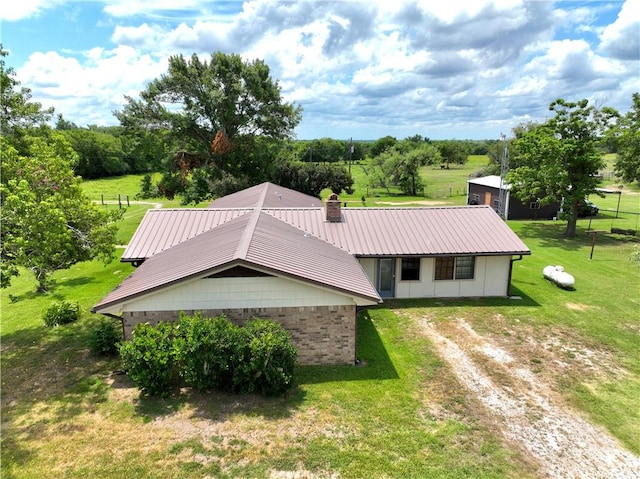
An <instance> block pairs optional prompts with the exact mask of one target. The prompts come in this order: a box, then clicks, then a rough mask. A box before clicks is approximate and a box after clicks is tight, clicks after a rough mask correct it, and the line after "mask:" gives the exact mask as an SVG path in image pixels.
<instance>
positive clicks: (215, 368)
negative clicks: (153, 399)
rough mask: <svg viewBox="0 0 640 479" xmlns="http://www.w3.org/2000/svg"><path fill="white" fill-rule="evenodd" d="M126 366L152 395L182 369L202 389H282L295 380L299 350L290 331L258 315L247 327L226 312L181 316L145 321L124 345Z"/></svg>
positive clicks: (188, 380) (164, 392)
mask: <svg viewBox="0 0 640 479" xmlns="http://www.w3.org/2000/svg"><path fill="white" fill-rule="evenodd" d="M120 354H121V355H122V361H123V365H124V368H125V370H126V371H127V373H128V374H129V377H130V378H131V379H133V380H134V381H135V382H136V384H137V385H138V387H139V388H140V389H141V390H142V391H143V392H145V393H148V394H160V395H163V396H166V395H168V394H169V388H170V386H171V383H172V382H173V379H174V377H175V375H176V372H177V373H178V374H179V375H180V376H181V377H182V378H183V380H184V382H185V383H186V384H187V385H188V386H191V387H194V388H196V389H198V390H200V391H206V390H209V389H213V388H219V389H225V390H231V391H234V392H241V393H251V392H258V393H262V394H265V395H275V394H281V393H283V392H285V391H286V390H288V389H289V388H291V386H292V384H293V370H294V367H295V364H296V358H297V351H296V349H295V347H294V346H293V344H292V342H291V337H290V336H289V333H288V332H287V331H285V330H284V329H283V328H282V326H280V325H279V324H277V323H274V322H272V321H268V320H263V319H254V320H252V321H249V322H248V323H247V325H246V326H245V327H244V328H241V327H238V326H234V325H233V324H231V323H230V322H229V321H228V320H227V319H226V318H225V317H224V316H223V315H222V316H218V317H215V318H203V317H202V313H196V314H195V315H194V316H186V315H184V314H181V315H180V321H179V322H178V323H159V324H158V326H156V327H155V328H154V327H151V326H149V325H148V324H139V325H137V326H136V327H135V329H134V330H133V335H132V339H131V340H130V341H127V342H126V343H123V344H121V345H120Z"/></svg>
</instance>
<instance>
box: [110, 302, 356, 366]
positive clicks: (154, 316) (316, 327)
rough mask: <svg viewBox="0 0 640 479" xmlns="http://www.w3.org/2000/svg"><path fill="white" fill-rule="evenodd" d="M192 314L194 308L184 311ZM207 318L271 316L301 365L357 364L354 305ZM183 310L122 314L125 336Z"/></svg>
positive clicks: (239, 319)
mask: <svg viewBox="0 0 640 479" xmlns="http://www.w3.org/2000/svg"><path fill="white" fill-rule="evenodd" d="M184 313H185V314H188V315H193V314H194V311H184ZM202 314H203V315H204V316H205V317H214V316H219V315H221V314H224V315H225V316H226V317H227V318H228V319H229V320H230V321H231V322H232V323H234V324H237V325H240V326H241V325H242V324H243V323H244V321H245V320H246V319H250V318H263V319H270V320H272V321H275V322H277V323H279V324H281V325H282V327H283V328H284V329H286V330H287V331H289V333H290V334H291V338H292V340H293V344H294V345H295V346H296V348H297V349H298V362H299V363H300V364H301V365H320V364H354V362H355V357H356V308H355V306H305V307H294V308H246V309H222V310H211V309H209V310H204V311H202ZM179 317H180V311H132V312H125V313H123V318H124V334H125V338H129V337H131V332H132V331H133V328H134V327H135V325H136V324H138V323H149V324H152V325H154V324H157V323H158V322H159V321H176V320H177V319H178V318H179Z"/></svg>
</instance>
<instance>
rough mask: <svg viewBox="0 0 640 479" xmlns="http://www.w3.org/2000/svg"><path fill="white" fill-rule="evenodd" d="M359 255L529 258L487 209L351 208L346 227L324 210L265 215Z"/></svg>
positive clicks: (276, 211)
mask: <svg viewBox="0 0 640 479" xmlns="http://www.w3.org/2000/svg"><path fill="white" fill-rule="evenodd" d="M267 212H268V213H269V214H270V215H272V216H274V217H276V218H279V219H281V220H282V221H285V222H286V223H288V224H291V225H293V226H296V227H298V228H300V229H302V230H303V231H308V232H309V233H312V234H313V235H314V236H317V237H318V238H320V239H323V240H324V241H327V242H328V243H330V244H333V245H335V246H338V247H340V248H341V249H343V250H345V251H347V252H349V253H351V254H354V255H357V256H380V255H412V254H422V255H438V254H500V253H503V254H510V253H516V254H518V253H525V254H526V253H528V252H529V250H528V248H527V247H526V245H524V243H523V242H522V241H521V240H520V239H519V238H518V237H517V235H515V233H513V231H511V229H510V228H509V227H508V226H507V225H506V224H505V223H504V222H503V221H502V220H501V219H500V217H499V216H498V215H497V214H496V213H495V212H494V211H493V209H491V208H490V207H485V206H469V207H465V206H463V207H438V208H433V207H431V208H348V209H343V211H342V216H343V219H344V221H343V222H336V223H330V222H327V221H324V216H323V215H324V213H323V210H321V209H318V210H303V209H297V210H295V209H292V210H267Z"/></svg>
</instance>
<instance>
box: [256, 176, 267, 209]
mask: <svg viewBox="0 0 640 479" xmlns="http://www.w3.org/2000/svg"><path fill="white" fill-rule="evenodd" d="M262 185H263V188H262V192H261V193H260V198H258V204H257V205H256V207H258V208H262V207H263V206H264V200H265V199H266V198H267V191H269V182H266V181H265V182H264V183H263V184H262Z"/></svg>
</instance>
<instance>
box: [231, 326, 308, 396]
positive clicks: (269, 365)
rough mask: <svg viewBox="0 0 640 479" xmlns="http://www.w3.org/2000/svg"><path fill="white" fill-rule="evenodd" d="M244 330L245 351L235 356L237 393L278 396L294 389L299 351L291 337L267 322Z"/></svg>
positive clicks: (246, 327) (235, 388)
mask: <svg viewBox="0 0 640 479" xmlns="http://www.w3.org/2000/svg"><path fill="white" fill-rule="evenodd" d="M243 330H244V338H243V339H244V346H243V351H242V353H241V354H236V356H235V358H236V360H237V363H236V364H235V368H234V376H233V386H234V390H235V391H238V392H254V391H256V392H259V393H262V394H265V395H276V394H282V393H284V392H285V391H287V390H288V389H290V388H291V386H292V384H293V372H294V368H295V364H296V359H297V351H296V348H295V347H294V346H293V344H292V342H291V336H290V335H289V333H288V332H287V331H286V330H285V329H284V328H283V327H282V326H281V325H279V324H278V323H274V322H273V321H268V320H264V319H253V320H251V321H249V322H248V323H247V324H246V325H245V327H244V328H243Z"/></svg>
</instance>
